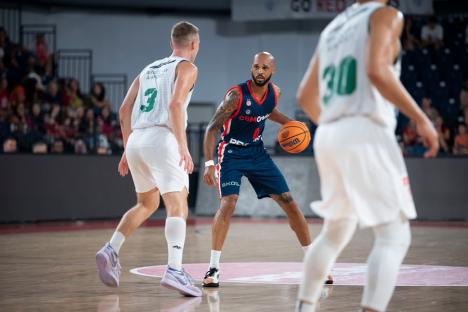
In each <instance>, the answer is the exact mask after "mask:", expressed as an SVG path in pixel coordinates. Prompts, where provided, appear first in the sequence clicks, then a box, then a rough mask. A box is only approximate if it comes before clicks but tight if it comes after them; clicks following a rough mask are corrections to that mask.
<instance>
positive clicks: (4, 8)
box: [0, 3, 21, 42]
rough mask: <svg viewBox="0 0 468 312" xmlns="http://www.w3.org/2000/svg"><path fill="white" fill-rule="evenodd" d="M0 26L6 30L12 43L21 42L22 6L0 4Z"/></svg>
mask: <svg viewBox="0 0 468 312" xmlns="http://www.w3.org/2000/svg"><path fill="white" fill-rule="evenodd" d="M0 25H1V26H3V27H4V28H5V30H6V32H7V34H8V36H9V37H10V40H11V41H12V42H19V41H20V25H21V6H20V5H19V4H13V3H11V4H8V3H0Z"/></svg>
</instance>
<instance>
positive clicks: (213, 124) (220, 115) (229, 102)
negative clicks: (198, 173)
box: [203, 89, 240, 161]
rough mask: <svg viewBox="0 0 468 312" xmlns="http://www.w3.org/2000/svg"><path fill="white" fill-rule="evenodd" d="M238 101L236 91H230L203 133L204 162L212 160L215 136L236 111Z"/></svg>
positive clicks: (238, 95)
mask: <svg viewBox="0 0 468 312" xmlns="http://www.w3.org/2000/svg"><path fill="white" fill-rule="evenodd" d="M239 101H240V94H239V91H238V90H235V89H234V90H231V91H229V92H228V94H226V97H225V98H224V101H223V102H221V104H220V105H219V106H218V109H217V110H216V112H215V114H214V115H213V118H211V121H210V122H209V124H208V127H207V128H206V131H205V138H204V142H203V147H204V155H205V161H207V160H211V159H213V152H214V149H215V145H216V134H217V132H218V131H219V130H220V129H221V128H222V127H223V125H224V123H225V122H226V120H228V119H229V118H230V117H231V116H232V114H234V112H235V111H236V110H237V108H238V105H239Z"/></svg>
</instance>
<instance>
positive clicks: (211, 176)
mask: <svg viewBox="0 0 468 312" xmlns="http://www.w3.org/2000/svg"><path fill="white" fill-rule="evenodd" d="M215 170H216V169H215V166H208V167H205V173H204V174H203V182H205V183H206V185H208V186H216V178H215Z"/></svg>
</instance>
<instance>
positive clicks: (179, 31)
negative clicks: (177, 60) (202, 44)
mask: <svg viewBox="0 0 468 312" xmlns="http://www.w3.org/2000/svg"><path fill="white" fill-rule="evenodd" d="M198 33H199V29H198V27H197V26H195V25H193V24H192V23H189V22H186V21H182V22H178V23H177V24H175V25H174V26H172V30H171V39H172V42H173V43H174V45H176V46H177V47H182V48H185V47H187V46H188V45H189V44H190V42H191V41H192V40H193V39H194V38H195V36H197V35H198Z"/></svg>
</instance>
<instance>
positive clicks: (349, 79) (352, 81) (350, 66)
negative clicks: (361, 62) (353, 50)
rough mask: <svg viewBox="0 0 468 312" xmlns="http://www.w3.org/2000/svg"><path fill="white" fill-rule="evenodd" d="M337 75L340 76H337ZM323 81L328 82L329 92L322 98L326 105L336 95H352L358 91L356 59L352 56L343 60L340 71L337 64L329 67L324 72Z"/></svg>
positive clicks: (339, 66)
mask: <svg viewBox="0 0 468 312" xmlns="http://www.w3.org/2000/svg"><path fill="white" fill-rule="evenodd" d="M335 74H338V76H337V75H335ZM322 79H323V80H325V82H326V87H327V91H326V94H325V95H324V96H323V97H322V100H323V103H324V104H325V105H326V104H328V102H330V100H331V98H332V97H333V96H334V95H335V93H336V94H338V95H350V94H352V93H353V92H354V90H356V59H355V58H354V57H352V56H347V57H345V58H343V59H342V60H341V61H340V63H339V65H338V69H337V68H336V66H335V64H331V65H328V66H327V67H325V69H324V70H323V74H322Z"/></svg>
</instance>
